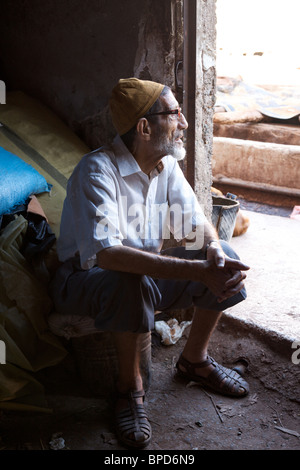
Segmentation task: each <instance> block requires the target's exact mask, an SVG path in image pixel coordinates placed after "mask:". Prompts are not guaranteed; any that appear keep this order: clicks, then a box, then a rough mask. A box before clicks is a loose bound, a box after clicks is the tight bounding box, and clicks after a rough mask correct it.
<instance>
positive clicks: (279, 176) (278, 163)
mask: <svg viewBox="0 0 300 470" xmlns="http://www.w3.org/2000/svg"><path fill="white" fill-rule="evenodd" d="M212 173H213V177H214V178H222V177H225V178H235V179H240V180H242V181H248V182H254V183H262V184H268V185H272V186H278V187H285V188H293V189H300V146H299V145H284V144H275V143H269V142H258V141H250V140H242V139H233V138H226V137H214V139H213V156H212Z"/></svg>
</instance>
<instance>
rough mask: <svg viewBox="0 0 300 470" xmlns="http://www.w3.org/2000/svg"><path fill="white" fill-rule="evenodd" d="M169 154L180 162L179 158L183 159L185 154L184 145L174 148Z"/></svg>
mask: <svg viewBox="0 0 300 470" xmlns="http://www.w3.org/2000/svg"><path fill="white" fill-rule="evenodd" d="M170 155H171V156H172V157H173V158H175V159H176V160H177V161H178V162H180V161H181V160H184V158H185V155H186V150H185V148H184V147H180V148H174V149H173V152H172V153H170Z"/></svg>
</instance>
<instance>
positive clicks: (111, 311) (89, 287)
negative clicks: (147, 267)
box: [50, 241, 246, 333]
mask: <svg viewBox="0 0 300 470" xmlns="http://www.w3.org/2000/svg"><path fill="white" fill-rule="evenodd" d="M222 246H223V250H224V251H225V253H226V254H227V255H228V256H229V257H231V258H234V259H239V257H238V255H237V254H236V253H235V252H234V251H233V250H232V248H231V247H230V246H229V244H228V243H226V242H223V241H222ZM162 255H169V256H175V257H178V258H185V259H204V252H203V251H202V250H197V251H193V250H186V249H185V248H184V247H177V248H171V249H168V250H166V251H164V252H163V253H162ZM50 295H51V297H52V299H53V302H54V306H55V310H56V312H57V313H60V314H62V315H64V314H73V315H81V316H82V315H89V316H91V317H92V318H94V319H95V327H96V328H98V329H99V330H100V331H131V332H136V333H146V332H147V331H151V330H152V329H153V328H154V312H155V311H156V310H159V311H165V310H176V309H184V308H189V307H192V306H195V307H200V308H203V309H208V310H214V311H220V312H221V311H223V310H226V309H227V308H228V307H232V306H233V305H235V304H237V303H239V302H241V301H242V300H244V299H245V298H246V291H245V289H243V290H242V291H241V292H239V293H238V294H236V295H234V296H233V297H231V298H230V299H227V300H225V301H224V302H221V303H219V302H217V299H216V297H215V295H213V294H212V293H211V292H210V291H209V289H208V288H207V287H206V286H205V285H204V284H202V283H200V282H194V281H188V280H167V279H153V278H151V277H149V276H145V275H138V274H131V273H126V272H119V271H109V270H104V269H101V268H98V267H97V266H95V267H93V268H91V269H89V270H83V269H81V267H80V263H79V258H74V259H71V260H68V261H66V262H65V263H63V264H62V265H61V266H60V268H59V269H58V271H57V273H56V275H55V278H54V279H53V281H52V282H51V284H50Z"/></svg>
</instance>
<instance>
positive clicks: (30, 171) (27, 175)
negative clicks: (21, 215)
mask: <svg viewBox="0 0 300 470" xmlns="http://www.w3.org/2000/svg"><path fill="white" fill-rule="evenodd" d="M50 189H51V185H49V184H48V183H47V181H46V180H45V178H44V177H43V176H42V175H41V174H40V173H39V172H38V171H37V170H35V169H34V168H33V167H32V166H31V165H29V164H28V163H26V162H24V161H23V160H22V159H21V158H19V157H17V156H16V155H14V154H13V153H10V152H8V151H7V150H5V149H4V148H2V147H0V215H3V214H10V213H13V211H14V209H16V207H18V206H20V205H21V204H26V203H27V202H28V198H29V196H31V195H32V194H39V193H43V192H46V191H50Z"/></svg>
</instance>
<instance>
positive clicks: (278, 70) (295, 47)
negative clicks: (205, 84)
mask: <svg viewBox="0 0 300 470" xmlns="http://www.w3.org/2000/svg"><path fill="white" fill-rule="evenodd" d="M299 18H300V0H249V1H246V0H217V74H218V76H230V77H238V76H240V77H241V78H242V79H243V80H244V81H245V82H248V83H250V84H256V85H281V86H282V85H283V86H296V87H298V86H299V87H300V47H299V42H300V39H299Z"/></svg>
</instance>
